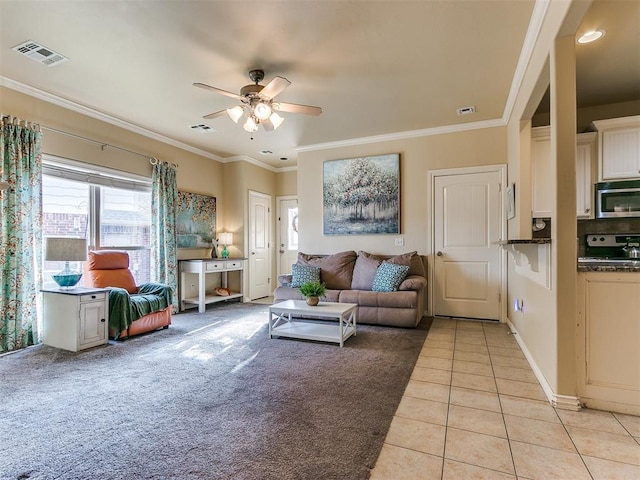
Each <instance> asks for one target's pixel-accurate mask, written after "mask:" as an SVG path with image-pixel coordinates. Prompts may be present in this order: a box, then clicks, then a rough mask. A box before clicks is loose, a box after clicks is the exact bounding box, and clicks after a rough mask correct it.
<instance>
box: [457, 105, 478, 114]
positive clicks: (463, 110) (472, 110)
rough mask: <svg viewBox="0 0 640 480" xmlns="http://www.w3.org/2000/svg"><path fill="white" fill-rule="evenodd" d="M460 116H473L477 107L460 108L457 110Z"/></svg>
mask: <svg viewBox="0 0 640 480" xmlns="http://www.w3.org/2000/svg"><path fill="white" fill-rule="evenodd" d="M456 113H457V114H458V115H471V114H472V113H476V107H474V106H470V107H460V108H458V109H457V110H456Z"/></svg>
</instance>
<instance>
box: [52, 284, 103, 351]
mask: <svg viewBox="0 0 640 480" xmlns="http://www.w3.org/2000/svg"><path fill="white" fill-rule="evenodd" d="M108 292H109V290H108V289H106V288H84V287H77V288H74V289H73V290H60V289H57V288H56V289H43V290H42V294H43V311H44V323H43V343H44V344H45V345H49V346H52V347H56V348H62V349H64V350H70V351H72V352H77V351H79V350H84V349H85V348H90V347H95V346H97V345H104V344H106V343H108V341H109V317H108V315H109V293H108Z"/></svg>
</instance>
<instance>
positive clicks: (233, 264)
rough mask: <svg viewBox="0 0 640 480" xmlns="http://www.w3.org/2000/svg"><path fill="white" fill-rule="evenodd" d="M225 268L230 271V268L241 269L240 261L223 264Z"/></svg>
mask: <svg viewBox="0 0 640 480" xmlns="http://www.w3.org/2000/svg"><path fill="white" fill-rule="evenodd" d="M224 263H225V268H226V269H227V270H230V269H232V268H242V260H234V261H232V262H224Z"/></svg>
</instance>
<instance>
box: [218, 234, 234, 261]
mask: <svg viewBox="0 0 640 480" xmlns="http://www.w3.org/2000/svg"><path fill="white" fill-rule="evenodd" d="M218 243H221V244H222V252H221V253H220V256H221V257H222V258H229V250H227V245H231V244H232V243H233V234H232V233H229V232H223V233H221V234H220V238H219V239H218Z"/></svg>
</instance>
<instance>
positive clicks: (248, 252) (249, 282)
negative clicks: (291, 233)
mask: <svg viewBox="0 0 640 480" xmlns="http://www.w3.org/2000/svg"><path fill="white" fill-rule="evenodd" d="M252 196H256V197H262V198H264V199H268V200H269V201H268V205H269V212H270V213H269V222H268V224H267V225H266V228H268V229H269V233H268V235H267V237H268V242H269V243H268V247H267V262H268V265H267V270H268V272H269V283H270V292H269V295H272V294H273V290H274V288H275V287H274V282H273V281H272V280H273V261H274V259H273V251H274V250H273V213H272V212H273V197H272V196H271V195H269V194H268V193H264V192H259V191H257V190H251V189H249V190H248V191H247V204H246V206H245V216H246V217H245V218H246V221H245V225H246V228H245V229H244V244H245V246H246V247H245V248H246V255H245V257H246V265H247V268H246V270H245V271H246V276H245V277H246V284H245V285H246V290H245V292H246V293H245V295H244V301H245V302H247V301H251V300H252V299H251V285H252V275H253V273H254V272H252V268H251V248H250V247H251V239H250V236H251V226H250V222H251V220H252V216H251V211H250V210H251V197H252Z"/></svg>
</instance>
